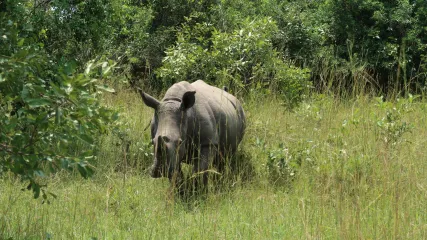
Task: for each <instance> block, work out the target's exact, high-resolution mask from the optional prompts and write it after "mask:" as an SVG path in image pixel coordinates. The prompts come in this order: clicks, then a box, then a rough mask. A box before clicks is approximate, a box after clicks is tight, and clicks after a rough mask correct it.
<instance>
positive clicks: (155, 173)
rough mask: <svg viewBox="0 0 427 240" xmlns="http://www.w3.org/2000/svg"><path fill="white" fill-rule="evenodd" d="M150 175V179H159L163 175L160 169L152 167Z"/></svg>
mask: <svg viewBox="0 0 427 240" xmlns="http://www.w3.org/2000/svg"><path fill="white" fill-rule="evenodd" d="M150 175H151V177H152V178H161V177H162V176H163V175H164V174H163V172H162V168H161V167H157V166H152V167H151V173H150Z"/></svg>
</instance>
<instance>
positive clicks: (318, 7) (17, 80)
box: [0, 0, 427, 239]
mask: <svg viewBox="0 0 427 240" xmlns="http://www.w3.org/2000/svg"><path fill="white" fill-rule="evenodd" d="M196 79H203V80H205V81H207V82H209V83H211V84H213V85H216V86H221V87H222V86H227V87H228V89H229V90H230V91H231V92H232V93H233V94H235V95H237V96H238V97H239V98H240V99H242V102H243V104H244V108H245V110H246V113H247V115H248V129H247V134H246V136H245V139H244V142H243V144H242V146H241V151H240V156H238V157H237V159H235V161H237V163H242V165H241V166H240V167H242V168H241V169H240V171H238V172H237V173H236V172H234V173H233V174H231V175H230V176H228V174H224V175H223V176H222V177H221V179H222V181H220V182H219V183H217V184H218V185H220V187H218V188H214V189H212V191H211V193H210V194H208V195H207V196H204V197H200V196H193V197H190V198H189V199H187V201H184V200H182V199H181V200H177V201H178V203H179V204H175V205H174V204H169V203H171V202H175V200H176V199H174V196H173V195H169V194H168V193H169V192H168V190H167V186H166V184H164V183H165V182H162V181H157V180H152V179H149V178H148V175H147V174H146V170H147V167H148V166H149V164H150V163H151V161H152V150H151V145H150V141H149V140H148V139H149V136H148V132H147V131H145V127H146V126H147V125H148V123H149V119H150V117H151V114H152V113H151V112H150V111H149V109H147V108H144V107H143V106H142V104H135V103H136V102H140V99H138V98H137V96H136V95H135V94H134V92H133V90H132V89H133V88H135V87H141V88H143V89H144V90H146V91H148V92H150V93H152V94H161V93H162V92H164V91H165V89H167V88H168V87H169V86H171V85H172V84H173V83H175V82H178V81H182V80H187V81H190V82H191V81H194V80H196ZM426 81H427V1H425V0H392V1H379V0H354V1H347V0H319V1H312V0H288V1H281V0H265V1H252V0H231V1H222V0H200V1H193V0H168V1H165V0H161V1H158V0H86V1H85V0H34V1H33V0H32V1H30V0H1V1H0V203H1V204H0V206H1V207H0V238H2V239H3V238H5V239H7V238H9V237H13V238H14V237H16V238H33V237H35V238H48V239H50V238H51V237H53V238H90V237H99V238H166V237H169V238H172V237H179V238H191V237H193V238H194V237H198V238H202V237H203V238H204V237H206V235H205V234H206V233H208V235H209V236H210V237H212V238H214V236H216V237H215V238H228V237H230V238H255V239H259V238H265V237H268V238H282V239H283V238H291V237H297V238H301V237H306V238H345V239H347V238H416V239H423V238H425V236H426V234H427V232H426V228H425V222H426V220H427V212H426V210H425V207H424V206H423V205H422V203H423V202H425V200H426V199H425V198H426V189H427V182H426V181H425V179H426V178H425V177H424V176H423V173H424V172H426V171H425V170H426V168H427V161H425V159H424V158H425V157H424V156H425V155H426V154H427V152H425V149H424V148H423V146H425V139H427V138H426V135H427V134H426V132H425V126H426V119H425V116H426V109H427V105H426V103H425V98H424V94H425V92H426V87H427V86H426ZM108 86H114V88H115V89H116V90H113V89H112V88H110V87H108ZM102 93H104V94H102ZM105 93H106V94H105ZM112 93H114V94H112ZM75 173H78V174H80V175H81V176H83V177H84V178H88V177H90V176H92V178H91V179H90V180H87V181H83V180H81V179H80V178H78V177H77V176H75V175H76V174H75ZM20 188H23V189H25V188H27V189H29V190H32V194H33V196H34V197H35V198H38V197H39V196H42V197H43V201H48V202H52V204H51V205H48V206H46V205H43V206H41V205H39V202H37V201H34V200H30V199H29V198H28V197H27V194H28V193H27V192H26V191H24V192H20V191H17V190H18V189H20ZM48 189H49V191H48ZM57 195H59V196H60V197H59V198H58V199H56V200H54V201H52V199H51V198H52V197H56V196H57ZM165 204H166V206H165ZM115 218H117V219H119V220H118V223H119V225H118V226H117V225H116V222H115V220H114V219H115ZM135 219H137V221H135ZM40 220H41V221H40ZM140 221H141V224H139V223H140ZM137 223H138V224H137ZM112 226H115V227H114V228H112ZM165 226H167V227H165ZM112 229H115V231H114V230H112ZM183 229H186V230H185V231H184V230H183Z"/></svg>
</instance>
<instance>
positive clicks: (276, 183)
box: [0, 91, 427, 239]
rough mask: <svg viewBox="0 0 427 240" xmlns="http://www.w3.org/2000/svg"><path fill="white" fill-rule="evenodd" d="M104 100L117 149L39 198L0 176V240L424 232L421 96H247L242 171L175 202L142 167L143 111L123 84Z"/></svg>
mask: <svg viewBox="0 0 427 240" xmlns="http://www.w3.org/2000/svg"><path fill="white" fill-rule="evenodd" d="M105 103H106V104H107V105H110V106H114V107H119V108H120V109H121V112H122V117H123V118H122V119H123V121H124V122H125V123H127V126H126V127H125V128H124V130H123V131H124V132H126V134H127V135H126V137H125V138H126V139H127V140H129V141H130V142H131V145H130V149H129V152H128V153H126V151H124V149H125V146H124V144H122V141H120V140H119V139H118V138H117V137H116V136H114V135H109V136H106V137H105V138H104V139H103V140H102V143H101V144H100V149H99V153H100V157H99V159H98V162H97V164H96V170H97V172H96V174H95V176H93V178H91V179H89V180H84V179H81V178H80V177H77V176H75V175H73V174H68V173H64V172H62V173H58V174H57V175H55V176H53V177H51V178H49V179H46V182H47V183H48V189H49V190H50V191H52V192H54V193H55V194H56V195H58V198H57V199H51V204H50V205H48V204H41V200H34V199H32V195H31V192H29V191H20V189H21V188H22V187H24V186H25V185H24V184H23V183H20V182H19V181H18V180H16V179H15V178H14V177H12V176H9V175H6V176H4V177H2V178H0V239H7V238H9V237H11V238H13V239H45V238H49V237H50V238H51V239H90V238H91V237H94V238H97V239H302V238H303V239H304V238H305V239H397V238H399V239H426V238H427V206H426V202H427V175H426V173H427V157H426V156H427V148H426V147H425V146H426V144H427V103H426V102H423V101H410V100H401V101H399V102H395V103H380V102H378V101H377V100H375V99H371V98H365V97H358V98H355V99H353V100H337V99H335V98H333V97H329V96H323V95H318V96H316V97H314V98H313V100H310V101H307V102H305V103H303V104H302V105H301V106H300V107H299V108H297V109H295V110H294V111H288V110H286V109H285V108H283V107H281V106H280V105H279V102H278V101H276V100H274V99H265V98H261V97H258V98H256V99H252V100H250V99H247V100H246V101H244V108H245V110H246V113H247V118H248V128H247V132H246V135H245V139H244V141H243V143H242V145H241V148H242V152H244V154H243V156H241V157H240V160H242V161H247V162H248V164H247V165H250V166H252V167H253V169H254V174H252V175H253V176H252V177H250V178H245V177H243V175H244V173H240V174H239V173H238V174H237V176H234V177H228V178H226V179H225V180H224V181H222V182H221V186H220V187H219V188H218V189H216V190H215V191H212V192H210V193H209V194H208V195H206V196H203V197H192V198H189V199H188V200H186V201H182V200H180V199H177V198H175V197H174V195H171V194H169V183H168V181H167V179H151V178H150V177H149V176H148V175H147V174H146V172H145V169H146V167H147V166H149V165H150V164H151V155H150V154H151V148H150V146H149V145H148V144H146V142H147V140H148V139H149V136H148V134H149V130H146V131H144V128H145V127H146V126H147V124H148V123H149V121H150V119H151V116H152V112H151V110H150V109H148V108H147V107H145V106H143V105H142V103H141V100H140V99H139V97H138V96H136V95H134V94H132V93H130V92H126V91H124V92H122V93H120V94H118V95H117V96H112V97H109V98H108V99H106V101H105ZM387 112H389V115H388V116H389V118H388V119H387ZM405 123H408V124H409V125H405ZM405 126H408V127H406V128H405ZM272 153H280V154H282V155H280V156H282V157H283V158H284V159H285V162H286V164H287V165H286V166H283V165H280V164H279V160H280V159H274V158H273V157H271V156H272V155H271V154H272ZM269 156H270V158H269ZM269 161H270V163H271V165H270V168H268V167H267V165H268V163H269ZM249 169H250V168H249Z"/></svg>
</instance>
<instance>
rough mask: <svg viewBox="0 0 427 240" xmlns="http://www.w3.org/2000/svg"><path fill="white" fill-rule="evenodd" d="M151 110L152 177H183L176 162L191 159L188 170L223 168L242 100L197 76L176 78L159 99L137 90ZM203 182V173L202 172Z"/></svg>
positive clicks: (241, 118) (241, 120)
mask: <svg viewBox="0 0 427 240" xmlns="http://www.w3.org/2000/svg"><path fill="white" fill-rule="evenodd" d="M140 94H141V97H142V99H143V101H144V103H145V104H146V105H147V106H149V107H151V108H153V109H154V110H155V113H154V117H153V120H152V121H151V137H152V142H153V145H154V163H153V166H152V167H151V176H152V177H153V178H159V177H162V176H164V177H168V178H169V179H170V180H171V181H172V180H176V182H175V183H176V184H179V182H180V181H181V180H182V171H181V162H186V163H189V164H193V166H194V167H193V173H198V172H203V171H206V170H208V168H209V166H210V165H211V164H212V165H213V166H215V167H216V168H218V170H222V167H223V159H224V158H226V157H227V155H229V154H232V153H234V152H235V151H236V150H237V146H238V145H239V143H240V141H241V140H242V138H243V135H244V131H245V114H244V112H243V108H242V105H241V104H240V102H239V100H237V99H236V98H235V97H234V96H233V95H231V94H229V93H227V92H226V91H224V90H222V89H219V88H216V87H213V86H210V85H208V84H206V83H205V82H203V81H202V80H198V81H196V82H194V83H192V84H190V83H188V82H185V81H183V82H179V83H176V84H174V85H173V86H172V87H171V88H169V89H168V91H167V92H166V94H165V96H164V98H163V99H162V100H161V101H158V100H156V99H155V98H153V97H151V96H150V95H148V94H146V93H144V92H142V91H140ZM203 182H204V184H206V183H207V173H206V172H205V173H203Z"/></svg>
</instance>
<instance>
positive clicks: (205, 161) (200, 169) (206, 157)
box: [193, 146, 213, 188]
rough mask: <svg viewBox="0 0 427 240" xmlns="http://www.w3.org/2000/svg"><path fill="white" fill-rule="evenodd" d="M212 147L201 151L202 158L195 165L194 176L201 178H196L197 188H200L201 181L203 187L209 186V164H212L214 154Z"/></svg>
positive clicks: (206, 147) (203, 147) (202, 148)
mask: <svg viewBox="0 0 427 240" xmlns="http://www.w3.org/2000/svg"><path fill="white" fill-rule="evenodd" d="M211 150H212V149H211V147H210V146H202V147H201V150H200V158H199V161H198V164H194V168H193V174H200V175H201V177H199V176H198V177H197V178H196V188H198V187H199V185H200V181H202V182H203V186H204V187H207V185H208V172H207V170H208V169H209V164H210V163H211V162H212V161H211V160H212V157H213V155H212V152H211Z"/></svg>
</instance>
